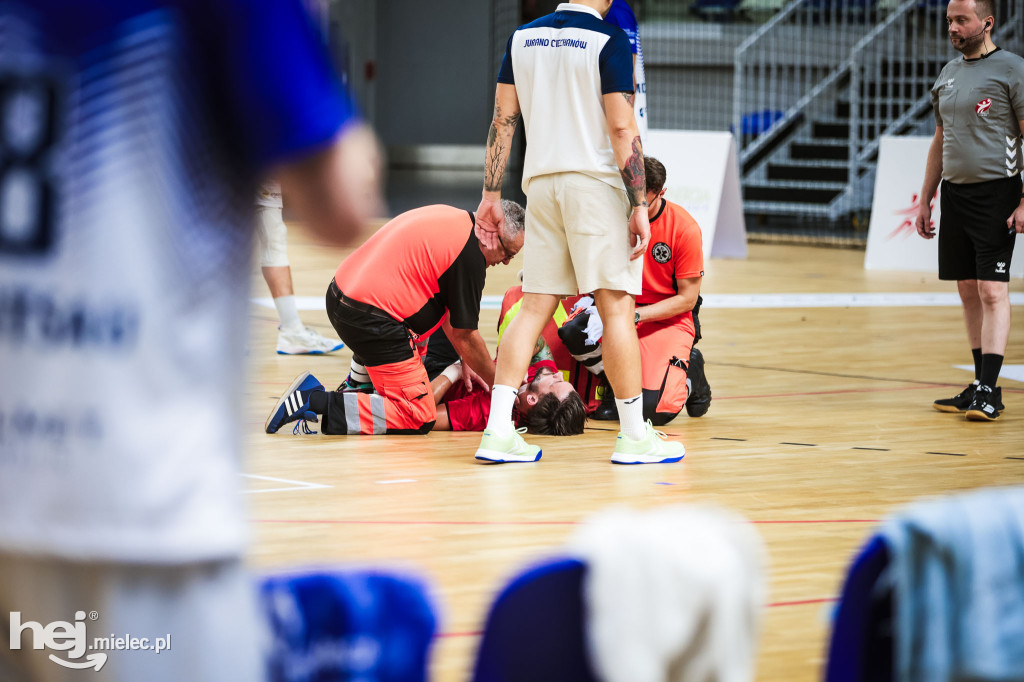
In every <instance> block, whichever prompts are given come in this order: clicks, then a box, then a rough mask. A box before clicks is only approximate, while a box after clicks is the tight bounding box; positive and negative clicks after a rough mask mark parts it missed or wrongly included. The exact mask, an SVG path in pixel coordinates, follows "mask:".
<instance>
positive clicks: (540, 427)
mask: <svg viewBox="0 0 1024 682" xmlns="http://www.w3.org/2000/svg"><path fill="white" fill-rule="evenodd" d="M586 422H587V407H586V405H584V404H583V398H581V397H580V394H579V393H577V392H576V391H573V392H572V393H570V394H569V395H568V396H566V398H565V400H559V399H558V396H557V395H555V394H554V393H548V394H547V395H545V396H544V397H543V398H541V399H540V400H538V401H537V404H536V405H534V406H533V408H532V409H531V410H530V414H529V415H527V417H526V423H527V426H529V427H530V431H531V432H532V433H539V434H540V435H542V436H575V435H577V434H580V433H583V425H584V424H586Z"/></svg>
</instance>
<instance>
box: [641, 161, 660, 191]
mask: <svg viewBox="0 0 1024 682" xmlns="http://www.w3.org/2000/svg"><path fill="white" fill-rule="evenodd" d="M644 180H646V181H647V191H648V192H660V191H661V190H663V189H664V188H665V166H664V164H662V163H661V161H658V160H657V159H656V158H654V157H653V156H645V157H644Z"/></svg>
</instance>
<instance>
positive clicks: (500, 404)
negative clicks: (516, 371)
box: [487, 384, 519, 435]
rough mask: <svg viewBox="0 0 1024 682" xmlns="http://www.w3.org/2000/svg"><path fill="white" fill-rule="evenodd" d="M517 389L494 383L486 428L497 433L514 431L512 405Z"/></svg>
mask: <svg viewBox="0 0 1024 682" xmlns="http://www.w3.org/2000/svg"><path fill="white" fill-rule="evenodd" d="M518 394H519V391H517V390H516V389H514V388H512V387H511V386H502V385H501V384H494V388H492V389H491V413H490V414H489V415H488V416H487V430H488V431H490V432H491V433H494V434H498V435H505V434H507V433H509V432H510V431H515V428H516V425H515V424H513V423H512V406H513V405H514V404H515V402H516V396H517V395H518Z"/></svg>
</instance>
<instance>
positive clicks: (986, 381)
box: [978, 353, 1003, 388]
mask: <svg viewBox="0 0 1024 682" xmlns="http://www.w3.org/2000/svg"><path fill="white" fill-rule="evenodd" d="M1002 368H1003V356H1002V355H996V354H995V353H985V354H984V355H982V356H981V377H979V379H978V381H980V382H981V383H982V384H983V385H985V386H988V387H989V388H995V387H996V381H998V380H999V370H1001V369H1002Z"/></svg>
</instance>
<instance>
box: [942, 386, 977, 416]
mask: <svg viewBox="0 0 1024 682" xmlns="http://www.w3.org/2000/svg"><path fill="white" fill-rule="evenodd" d="M977 390H978V380H977V379H975V380H974V383H973V384H970V385H969V386H968V387H967V388H965V389H964V390H962V391H960V392H959V393H957V394H956V395H955V396H953V397H952V398H942V399H941V400H936V401H935V402H934V403H932V407H934V408H935V409H936V410H938V411H939V412H964V411H966V410H967V408H968V407H970V406H971V403H972V402H974V392H975V391H977Z"/></svg>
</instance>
